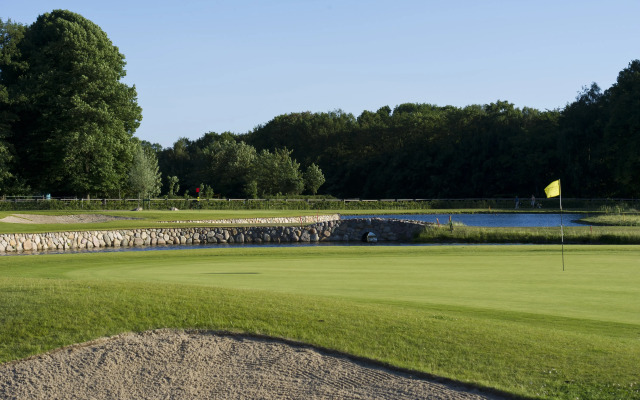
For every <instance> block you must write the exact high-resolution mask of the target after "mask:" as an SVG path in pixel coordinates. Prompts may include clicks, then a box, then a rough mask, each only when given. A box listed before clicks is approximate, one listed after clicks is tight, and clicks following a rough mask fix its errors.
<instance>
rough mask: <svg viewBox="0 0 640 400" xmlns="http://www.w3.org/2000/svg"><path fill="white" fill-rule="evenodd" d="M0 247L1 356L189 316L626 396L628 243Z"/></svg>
mask: <svg viewBox="0 0 640 400" xmlns="http://www.w3.org/2000/svg"><path fill="white" fill-rule="evenodd" d="M0 260H1V262H2V263H1V264H0V265H1V266H0V276H1V277H0V289H1V291H0V302H2V303H3V304H6V305H10V307H9V308H6V309H5V310H4V311H2V314H0V323H1V325H0V326H2V327H0V336H1V337H2V339H3V341H2V343H4V344H3V345H0V361H8V360H10V359H14V358H18V357H24V356H26V355H28V354H31V353H34V352H40V351H43V350H47V349H49V348H51V347H57V346H60V345H64V344H70V343H69V341H73V342H78V341H82V340H88V339H91V338H94V337H98V336H102V335H109V334H114V333H118V332H122V331H127V330H134V331H136V330H138V331H139V330H145V329H151V328H159V327H177V328H191V327H195V328H205V329H226V330H237V331H247V332H254V333H261V334H269V335H274V336H280V337H287V338H292V339H296V340H301V341H305V342H307V343H311V344H315V345H320V346H324V347H329V348H335V349H337V350H340V351H345V352H349V353H351V354H355V355H359V356H365V357H369V358H374V359H378V360H381V361H384V362H389V363H391V364H394V365H397V366H401V367H407V368H412V369H416V370H420V371H424V372H428V373H432V374H435V375H439V376H444V377H448V378H451V379H456V380H461V381H464V382H469V383H473V384H476V385H479V386H484V387H491V388H496V389H499V390H503V391H506V392H510V393H514V394H518V395H525V396H531V397H542V398H576V397H578V398H603V399H605V398H612V396H613V397H620V398H629V397H634V396H636V397H637V396H638V386H637V385H638V374H637V365H638V363H640V342H639V340H638V339H639V337H640V336H639V335H640V274H638V271H639V269H640V261H639V260H640V248H639V247H636V246H615V247H614V246H567V247H566V248H565V264H566V265H565V271H563V270H562V260H561V253H560V247H559V246H375V247H370V246H335V247H325V246H322V247H318V246H308V247H307V246H305V247H294V248H274V247H253V248H224V249H223V248H220V249H215V248H214V249H191V250H176V251H148V252H129V253H104V254H60V255H46V256H9V257H2V258H1V259H0ZM36 313H37V315H36ZM78 313H82V314H86V315H78ZM62 321H68V322H67V323H68V324H69V326H66V325H65V324H64V323H63V322H62ZM30 329H32V330H34V331H35V332H37V333H27V332H30ZM21 334H22V336H21ZM25 335H26V337H25ZM17 337H23V339H22V341H23V343H21V342H20V340H18V339H16V338H17ZM71 343H72V342H71Z"/></svg>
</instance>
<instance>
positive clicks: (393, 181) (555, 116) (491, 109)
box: [237, 60, 640, 198]
mask: <svg viewBox="0 0 640 400" xmlns="http://www.w3.org/2000/svg"><path fill="white" fill-rule="evenodd" d="M237 140H243V141H245V142H246V143H249V144H251V145H253V146H255V147H256V148H257V149H275V148H280V147H283V146H287V147H288V148H291V149H293V152H292V157H294V158H296V159H297V160H299V161H300V162H301V163H302V164H303V165H305V164H309V163H315V164H317V165H318V166H319V167H320V168H322V170H323V171H324V173H325V175H326V177H327V182H326V184H325V185H324V186H323V188H322V191H324V192H325V193H331V194H333V195H336V196H339V197H364V198H398V197H403V198H447V197H448V198H461V197H467V198H468V197H496V196H500V197H502V196H515V195H517V194H520V195H526V196H529V195H531V194H535V195H536V196H541V195H543V194H544V192H543V188H544V187H545V186H546V185H547V184H548V183H549V182H551V181H553V180H556V179H558V178H561V179H562V182H563V193H565V194H566V195H567V196H574V197H639V196H640V176H639V174H640V61H639V60H634V61H632V62H631V63H630V64H629V65H628V67H627V68H625V69H623V70H622V71H621V72H620V73H619V75H618V78H617V81H616V83H615V84H613V85H612V86H611V88H609V89H608V90H606V91H604V92H602V90H601V89H600V88H599V87H598V86H597V85H596V84H595V83H594V84H592V85H591V86H589V87H584V88H583V90H582V91H581V92H580V93H579V95H578V96H577V98H576V100H575V101H574V102H573V103H570V104H567V106H566V107H565V108H564V109H562V110H546V111H539V110H536V109H532V108H528V107H525V108H522V109H520V108H517V107H515V106H514V105H513V104H511V103H509V102H506V101H497V102H495V103H491V104H486V105H470V106H467V107H463V108H458V107H452V106H446V107H439V106H435V105H431V104H402V105H399V106H397V107H395V108H394V109H393V110H391V108H390V107H388V106H385V107H382V108H380V109H379V110H377V111H375V112H372V111H364V112H363V113H362V114H361V115H359V116H358V117H357V118H356V117H354V116H353V115H351V114H347V113H343V112H341V111H336V112H330V113H292V114H286V115H280V116H278V117H276V118H274V119H273V120H271V121H269V122H268V123H267V124H265V125H264V126H259V127H257V128H256V129H254V130H253V131H251V132H250V133H248V134H246V135H239V136H237Z"/></svg>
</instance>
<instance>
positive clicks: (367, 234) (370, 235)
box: [362, 232, 378, 243]
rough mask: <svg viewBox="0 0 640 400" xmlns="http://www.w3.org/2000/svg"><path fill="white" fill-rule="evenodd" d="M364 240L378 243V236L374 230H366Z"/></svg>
mask: <svg viewBox="0 0 640 400" xmlns="http://www.w3.org/2000/svg"><path fill="white" fill-rule="evenodd" d="M362 241H363V242H365V243H376V242H377V241H378V237H377V236H376V234H375V233H373V232H365V234H364V235H362Z"/></svg>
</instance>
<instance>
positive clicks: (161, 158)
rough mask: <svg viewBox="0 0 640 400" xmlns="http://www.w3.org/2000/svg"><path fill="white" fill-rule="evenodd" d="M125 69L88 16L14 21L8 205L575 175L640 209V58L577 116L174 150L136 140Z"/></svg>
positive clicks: (460, 120)
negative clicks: (32, 197)
mask: <svg viewBox="0 0 640 400" xmlns="http://www.w3.org/2000/svg"><path fill="white" fill-rule="evenodd" d="M124 66H125V61H124V56H123V55H122V54H121V53H120V52H119V51H118V48H117V47H115V46H114V45H113V44H112V43H111V41H110V40H109V39H108V37H107V35H106V34H105V33H104V32H103V31H102V30H101V29H100V28H99V27H98V26H97V25H95V24H93V23H92V22H91V21H89V20H87V19H85V18H83V17H82V16H80V15H78V14H74V13H72V12H69V11H63V10H56V11H53V12H51V13H47V14H44V15H41V16H40V17H38V19H37V20H36V22H34V23H33V24H32V25H30V26H24V25H21V24H17V23H13V22H11V21H10V20H9V21H6V22H3V21H2V20H0V195H3V194H32V193H51V194H54V195H88V194H91V195H94V196H95V195H97V196H125V195H132V194H133V195H139V196H145V197H146V196H156V195H158V194H159V193H161V192H162V193H165V194H168V195H179V194H182V193H184V191H187V193H190V194H193V193H195V188H196V187H201V188H203V189H206V190H205V192H206V193H207V194H208V195H210V196H211V195H214V194H218V195H222V196H225V197H256V196H260V197H263V196H271V195H276V194H282V195H298V194H300V193H308V194H315V193H316V192H317V191H320V193H322V194H331V195H334V196H338V197H364V198H399V197H401V198H447V197H449V198H452V197H496V196H499V197H503V196H515V195H517V194H519V195H525V196H528V195H530V194H535V195H536V196H540V195H542V194H543V191H542V190H543V188H544V187H545V186H546V185H547V184H548V183H549V182H551V181H553V180H556V179H558V178H560V179H562V182H563V193H564V194H565V195H568V196H573V197H638V196H640V179H639V177H638V171H639V170H640V117H639V116H640V112H638V110H640V61H638V60H635V61H632V62H631V63H630V64H629V65H628V67H627V68H625V69H623V70H622V71H621V72H620V73H619V75H618V78H617V81H616V83H615V84H614V85H612V87H611V88H609V89H607V90H606V91H604V92H603V91H602V90H601V89H600V88H599V87H598V86H597V85H596V84H592V85H591V86H589V87H585V88H583V90H582V92H580V93H579V95H578V96H577V98H576V100H575V101H574V102H573V103H570V104H567V106H566V107H564V109H556V110H545V111H540V110H536V109H533V108H528V107H524V108H522V109H520V108H517V107H515V106H514V105H513V104H511V103H509V102H506V101H497V102H495V103H491V104H485V105H470V106H467V107H462V108H459V107H452V106H445V107H440V106H436V105H432V104H413V103H408V104H401V105H399V106H397V107H395V108H394V109H391V108H390V107H388V106H384V107H381V108H380V109H378V110H377V111H375V112H374V111H364V112H362V114H360V115H359V116H358V117H355V116H354V115H352V114H349V113H344V112H342V111H339V110H338V111H334V112H327V113H310V112H304V113H291V114H285V115H280V116H277V117H275V118H274V119H272V120H271V121H269V122H268V123H266V124H264V125H261V126H258V127H256V128H255V129H253V130H252V131H251V132H248V133H246V134H233V133H229V132H226V133H222V134H217V133H213V132H210V133H207V134H204V135H203V136H202V137H201V138H199V139H197V140H193V141H192V140H189V139H186V138H180V139H178V140H177V141H176V142H175V143H174V144H173V146H172V147H168V148H165V149H163V148H162V146H160V145H158V144H151V143H148V142H143V141H142V142H141V141H140V140H138V139H137V138H135V137H134V133H135V130H136V128H137V127H138V126H139V124H140V121H141V118H142V110H141V108H140V106H139V105H138V104H137V95H136V89H135V86H131V87H129V86H127V85H125V84H124V83H122V82H121V79H122V78H123V77H124V75H125V70H124ZM325 179H326V182H325ZM323 183H324V184H323Z"/></svg>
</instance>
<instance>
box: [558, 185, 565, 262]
mask: <svg viewBox="0 0 640 400" xmlns="http://www.w3.org/2000/svg"><path fill="white" fill-rule="evenodd" d="M558 187H559V192H560V241H561V243H562V270H563V271H564V225H563V224H562V186H561V185H560V179H558Z"/></svg>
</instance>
